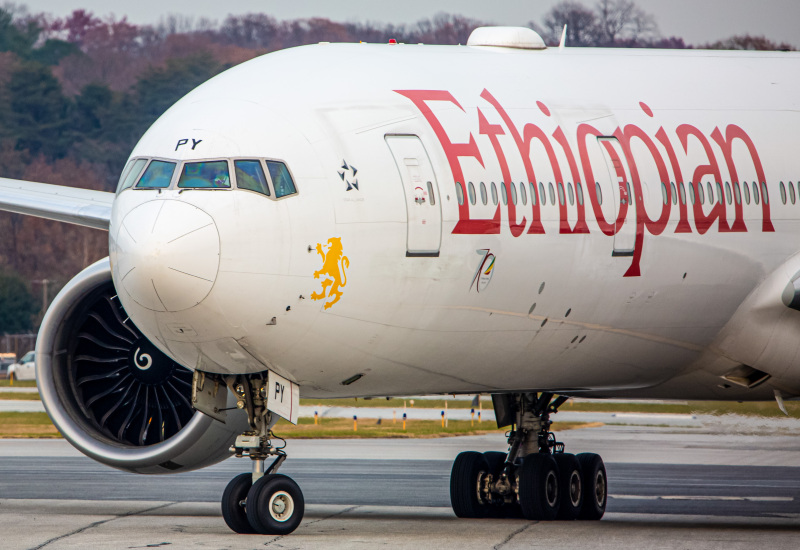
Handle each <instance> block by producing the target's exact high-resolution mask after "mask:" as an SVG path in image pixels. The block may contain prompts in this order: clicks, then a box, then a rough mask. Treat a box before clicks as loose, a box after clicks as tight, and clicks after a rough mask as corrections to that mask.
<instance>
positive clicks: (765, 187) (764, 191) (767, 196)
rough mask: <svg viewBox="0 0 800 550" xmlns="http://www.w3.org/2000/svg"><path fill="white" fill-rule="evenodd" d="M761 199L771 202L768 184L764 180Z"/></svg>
mask: <svg viewBox="0 0 800 550" xmlns="http://www.w3.org/2000/svg"><path fill="white" fill-rule="evenodd" d="M761 199H762V200H763V201H764V204H769V193H767V184H766V183H764V182H763V181H762V182H761Z"/></svg>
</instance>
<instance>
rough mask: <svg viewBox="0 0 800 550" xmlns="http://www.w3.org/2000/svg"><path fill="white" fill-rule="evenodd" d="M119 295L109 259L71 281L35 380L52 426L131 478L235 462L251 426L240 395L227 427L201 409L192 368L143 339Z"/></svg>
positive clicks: (55, 307)
mask: <svg viewBox="0 0 800 550" xmlns="http://www.w3.org/2000/svg"><path fill="white" fill-rule="evenodd" d="M116 294H117V293H116V291H115V289H114V284H113V282H112V279H111V268H110V263H109V260H108V258H106V259H104V260H101V261H99V262H97V263H95V264H93V265H91V266H89V267H87V268H86V269H85V270H83V271H82V272H81V273H79V274H78V275H77V276H76V277H75V278H74V279H72V280H71V281H70V282H69V283H68V284H67V285H66V286H65V287H64V289H63V290H62V291H61V292H60V293H59V294H58V296H56V298H55V300H54V301H53V303H52V305H51V306H50V308H49V310H48V311H47V314H46V315H45V318H44V320H43V321H42V327H41V329H40V330H39V337H38V339H37V342H36V376H37V381H38V386H39V392H40V394H41V396H42V401H43V402H44V406H45V408H46V409H47V412H48V414H49V415H50V418H52V420H53V423H54V424H55V425H56V427H57V428H58V430H59V431H60V432H61V434H62V435H63V436H64V437H65V438H66V439H67V440H69V441H70V443H72V444H73V445H74V446H75V447H76V448H77V449H78V450H80V451H81V452H83V453H84V454H85V455H87V456H89V457H91V458H93V459H95V460H97V461H99V462H101V463H103V464H107V465H109V466H112V467H114V468H118V469H120V470H125V471H129V472H137V473H147V474H159V473H175V472H180V471H188V470H194V469H197V468H201V467H204V466H208V465H210V464H214V463H216V462H219V461H221V460H224V459H225V458H227V457H229V456H230V454H231V453H230V451H229V449H230V446H231V444H232V443H233V441H234V440H235V438H236V436H237V435H239V434H240V433H242V432H243V431H245V430H246V429H247V417H246V415H245V414H244V413H242V412H241V411H238V410H235V408H236V404H235V400H234V399H233V396H232V395H230V394H229V396H228V405H227V407H228V408H232V409H234V410H233V411H231V412H229V413H228V414H227V419H226V423H222V422H219V421H217V420H214V419H212V418H210V417H208V416H206V415H204V414H202V413H200V412H198V411H196V410H195V409H194V408H193V407H192V402H191V396H192V376H193V374H192V371H190V370H188V369H186V368H184V367H183V366H181V365H179V364H178V363H176V362H174V361H173V360H172V359H170V358H169V357H168V356H167V355H166V354H164V353H163V352H162V351H161V350H160V349H159V348H158V347H156V346H155V345H153V343H152V342H150V341H149V340H147V339H146V338H145V337H144V336H142V333H141V332H140V331H139V330H138V329H137V328H136V326H135V325H134V324H133V322H132V321H131V319H130V318H129V317H128V315H127V314H126V313H125V310H124V309H123V307H122V304H121V303H120V301H119V299H118V298H117V295H116ZM220 391H227V389H226V388H225V387H224V386H223V387H221V388H220Z"/></svg>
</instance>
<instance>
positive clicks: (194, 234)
mask: <svg viewBox="0 0 800 550" xmlns="http://www.w3.org/2000/svg"><path fill="white" fill-rule="evenodd" d="M114 263H115V267H116V268H117V273H116V275H117V280H116V282H117V284H118V285H120V284H121V286H122V288H123V289H124V290H125V291H126V292H127V293H128V294H129V295H130V297H131V298H132V299H133V300H134V301H136V303H138V304H139V305H141V306H142V307H145V308H147V309H150V310H152V311H181V310H184V309H189V308H190V307H194V306H196V305H197V304H199V303H200V302H202V301H203V299H204V298H205V297H206V296H208V293H209V292H211V288H212V287H213V286H214V280H215V279H216V277H217V270H218V269H219V233H218V232H217V227H216V225H215V224H214V220H213V218H212V217H211V216H209V215H208V214H207V213H205V212H204V211H203V210H200V209H199V208H197V207H195V206H193V205H191V204H186V203H184V202H181V201H177V200H156V201H151V202H146V203H144V204H141V205H139V206H137V207H136V208H134V209H133V210H131V211H130V212H129V213H128V214H127V215H126V216H125V218H124V219H123V220H122V223H121V224H120V228H119V233H118V235H117V242H116V258H115V262H114Z"/></svg>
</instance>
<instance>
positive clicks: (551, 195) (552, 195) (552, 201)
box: [547, 181, 556, 204]
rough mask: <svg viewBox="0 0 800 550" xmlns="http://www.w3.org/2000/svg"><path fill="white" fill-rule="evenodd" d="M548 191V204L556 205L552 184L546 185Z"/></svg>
mask: <svg viewBox="0 0 800 550" xmlns="http://www.w3.org/2000/svg"><path fill="white" fill-rule="evenodd" d="M547 187H548V190H549V191H550V204H555V203H556V192H555V191H554V190H553V182H552V181H551V182H550V183H548V184H547Z"/></svg>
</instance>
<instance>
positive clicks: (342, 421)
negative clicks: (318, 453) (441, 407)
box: [273, 418, 602, 439]
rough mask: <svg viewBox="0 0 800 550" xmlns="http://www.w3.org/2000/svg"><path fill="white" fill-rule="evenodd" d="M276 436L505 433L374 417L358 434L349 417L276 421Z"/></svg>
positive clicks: (466, 424)
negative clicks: (404, 427)
mask: <svg viewBox="0 0 800 550" xmlns="http://www.w3.org/2000/svg"><path fill="white" fill-rule="evenodd" d="M601 425H602V424H599V423H592V424H587V423H581V422H556V423H554V424H553V428H552V429H553V431H556V430H559V431H563V430H571V429H576V428H588V427H596V426H601ZM273 431H274V432H275V434H277V435H279V436H281V437H285V438H287V439H289V438H291V439H350V438H357V439H362V438H396V439H397V438H407V439H429V438H437V437H453V436H459V435H483V434H490V433H504V432H505V430H498V429H497V427H496V425H495V423H494V422H488V421H484V422H477V421H476V422H475V423H474V424H473V423H471V422H470V421H469V420H450V421H449V422H448V426H447V427H446V428H442V423H441V421H440V420H410V421H407V422H406V430H403V422H402V420H398V421H397V422H396V423H393V422H392V420H391V419H389V420H386V419H382V420H381V423H380V424H378V421H377V420H376V419H374V418H369V419H363V420H359V421H358V431H354V430H353V420H352V419H350V418H322V419H320V423H319V424H316V425H315V424H314V419H313V418H301V419H300V420H299V422H298V424H297V425H296V426H295V425H292V424H290V423H289V422H287V421H286V420H283V419H281V420H279V421H278V423H277V424H276V425H275V427H274V428H273Z"/></svg>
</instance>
